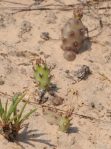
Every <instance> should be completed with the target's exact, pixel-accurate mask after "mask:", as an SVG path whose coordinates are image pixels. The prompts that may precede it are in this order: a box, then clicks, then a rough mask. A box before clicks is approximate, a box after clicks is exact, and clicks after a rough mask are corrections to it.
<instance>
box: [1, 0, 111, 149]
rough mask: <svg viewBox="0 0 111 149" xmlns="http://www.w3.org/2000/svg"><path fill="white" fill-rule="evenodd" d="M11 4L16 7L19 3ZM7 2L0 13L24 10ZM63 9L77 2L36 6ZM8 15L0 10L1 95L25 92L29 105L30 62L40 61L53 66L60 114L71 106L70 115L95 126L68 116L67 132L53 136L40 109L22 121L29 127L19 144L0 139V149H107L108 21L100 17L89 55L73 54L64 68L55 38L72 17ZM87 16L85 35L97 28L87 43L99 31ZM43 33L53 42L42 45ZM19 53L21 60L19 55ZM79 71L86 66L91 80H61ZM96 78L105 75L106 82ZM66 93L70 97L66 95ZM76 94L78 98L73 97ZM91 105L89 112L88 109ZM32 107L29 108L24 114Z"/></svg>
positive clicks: (110, 144) (110, 118)
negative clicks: (25, 25)
mask: <svg viewBox="0 0 111 149" xmlns="http://www.w3.org/2000/svg"><path fill="white" fill-rule="evenodd" d="M13 1H14V2H16V3H17V2H18V3H20V0H13ZM8 2H12V0H8ZM8 2H6V1H4V2H1V1H0V8H1V7H2V8H3V7H19V6H20V7H24V6H25V5H19V4H13V3H8ZM59 2H61V3H59ZM21 3H22V4H26V5H31V4H32V3H33V1H32V0H22V2H21ZM62 3H64V4H75V3H76V1H74V0H61V1H59V0H58V1H57V0H55V1H54V0H44V2H42V3H41V5H46V4H62ZM108 3H109V5H110V6H111V3H110V2H108ZM101 5H103V6H105V4H101ZM101 7H102V6H101ZM7 13H11V10H9V9H6V10H3V9H1V10H0V15H1V14H2V15H4V17H3V18H4V19H5V21H3V22H2V21H1V19H0V82H2V81H4V84H2V83H0V84H1V85H0V92H3V93H5V92H7V94H9V95H13V93H15V92H22V91H23V90H24V89H25V88H28V90H29V92H28V94H29V95H30V96H31V97H32V98H31V100H32V101H34V99H33V97H34V95H33V92H34V91H35V88H36V87H35V84H34V83H33V79H32V77H33V69H32V61H33V60H34V59H37V58H39V57H43V58H44V57H45V58H46V62H47V64H48V65H49V66H55V68H54V69H53V70H52V74H53V75H54V78H53V79H52V81H53V82H54V83H56V84H57V86H58V88H60V89H59V91H58V95H60V96H62V97H63V98H64V99H65V101H64V103H63V105H62V106H60V107H58V108H61V109H65V108H66V107H68V106H70V105H71V106H73V107H74V112H76V113H79V114H83V115H87V116H91V117H94V118H96V119H99V120H90V119H86V118H81V117H79V116H76V115H73V117H72V118H73V119H72V124H73V125H72V131H71V133H70V134H65V133H62V132H60V131H58V127H57V126H56V125H50V124H49V123H47V121H46V119H45V118H44V117H43V115H42V111H41V108H38V110H37V113H36V114H34V115H33V116H31V117H30V118H29V120H27V122H29V127H28V129H27V130H26V129H25V130H22V131H21V134H20V136H19V142H18V143H10V142H8V141H7V140H5V139H4V138H3V137H2V136H0V149H2V148H3V149H22V148H25V149H111V115H110V110H111V24H110V23H111V15H110V16H107V15H103V16H102V20H103V28H102V32H101V34H100V35H98V36H97V37H96V38H94V39H93V40H94V41H96V43H95V42H92V43H91V45H90V46H89V48H88V50H86V51H84V52H82V53H80V54H78V55H77V57H76V59H75V60H74V61H73V62H68V61H66V60H65V59H64V58H63V51H62V50H61V48H60V45H61V40H60V35H61V28H62V27H63V25H64V23H65V22H66V21H67V20H68V19H69V18H71V17H72V10H71V11H60V10H44V11H38V10H37V11H29V12H19V13H16V14H14V15H8V16H7ZM91 13H92V14H88V13H86V14H85V15H84V17H83V23H84V24H85V25H86V26H87V27H88V29H89V31H91V30H93V29H94V28H96V27H98V28H97V29H96V30H94V31H92V32H89V36H91V37H92V36H94V35H96V34H97V33H98V32H99V31H100V27H99V20H98V19H97V18H96V17H97V14H94V12H93V10H92V11H91ZM99 13H107V14H111V11H110V10H108V11H106V12H105V10H101V11H100V12H99ZM24 21H28V22H29V30H28V31H27V32H25V33H24V31H23V28H22V24H23V22H24ZM108 24H109V25H108ZM42 32H48V33H49V35H50V37H51V38H52V39H50V40H47V41H44V40H43V39H41V37H40V35H41V33H42ZM55 39H57V40H55ZM23 51H24V53H25V54H26V55H25V56H24V55H23V53H21V52H23ZM78 65H87V66H89V68H90V70H91V71H92V74H91V75H90V76H89V77H88V78H87V79H86V80H82V81H80V82H78V83H76V84H74V81H73V80H72V79H70V78H67V77H66V70H69V71H70V72H73V71H74V70H76V67H77V66H78ZM99 73H101V74H104V75H105V76H106V79H105V78H104V77H102V76H101V75H100V74H99ZM108 78H109V79H108ZM70 89H71V92H70V93H68V94H67V90H70ZM76 90H77V91H78V93H79V95H78V98H77V96H76V95H74V94H73V92H74V91H76ZM0 98H1V99H2V101H5V100H6V99H7V98H9V97H8V96H5V95H1V97H0ZM92 103H93V104H94V105H95V107H94V108H92V107H91V105H92ZM36 106H37V105H34V106H33V105H29V108H32V107H36Z"/></svg>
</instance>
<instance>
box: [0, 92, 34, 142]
mask: <svg viewBox="0 0 111 149" xmlns="http://www.w3.org/2000/svg"><path fill="white" fill-rule="evenodd" d="M23 98H24V95H22V94H16V95H14V97H13V98H12V103H11V104H10V106H9V107H8V100H7V102H6V103H5V106H3V105H2V103H1V101H0V123H1V130H2V134H3V135H4V137H5V138H7V139H8V140H9V141H14V139H16V137H17V135H18V132H19V130H20V129H21V128H22V127H21V125H22V123H23V122H24V121H25V120H26V119H27V118H28V117H29V116H30V115H31V114H32V113H33V112H35V110H36V109H34V110H31V111H30V112H28V113H27V114H26V115H24V116H22V115H23V112H24V109H25V107H26V105H27V103H28V102H26V103H25V104H24V105H23V107H22V108H21V110H20V111H19V112H18V109H17V107H18V104H19V103H20V102H21V101H22V100H23Z"/></svg>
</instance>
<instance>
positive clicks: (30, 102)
mask: <svg viewBox="0 0 111 149" xmlns="http://www.w3.org/2000/svg"><path fill="white" fill-rule="evenodd" d="M0 94H2V95H6V96H9V97H10V98H9V99H12V97H13V96H11V95H9V94H7V93H4V92H1V91H0ZM22 101H23V102H27V101H26V100H22ZM28 103H29V104H34V105H38V104H37V102H32V101H28ZM39 106H40V108H43V107H44V108H45V107H47V108H49V109H52V110H53V109H55V110H57V111H59V112H61V113H64V114H67V111H65V110H61V109H58V108H55V107H50V106H48V105H39ZM72 114H74V115H76V116H79V117H81V118H85V119H90V120H96V121H99V122H105V123H111V122H110V121H104V120H100V119H97V118H94V117H91V116H87V115H83V114H79V113H75V112H72Z"/></svg>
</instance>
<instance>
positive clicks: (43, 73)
mask: <svg viewBox="0 0 111 149" xmlns="http://www.w3.org/2000/svg"><path fill="white" fill-rule="evenodd" d="M34 77H35V79H36V80H37V81H38V85H39V89H40V90H48V89H49V86H50V83H51V75H50V69H49V68H48V67H47V65H46V64H36V66H35V69H34Z"/></svg>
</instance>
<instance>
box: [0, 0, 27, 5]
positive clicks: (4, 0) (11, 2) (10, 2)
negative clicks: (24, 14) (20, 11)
mask: <svg viewBox="0 0 111 149" xmlns="http://www.w3.org/2000/svg"><path fill="white" fill-rule="evenodd" d="M0 2H3V3H4V2H5V3H9V4H17V5H24V6H28V4H23V3H17V2H13V1H7V0H3V1H0Z"/></svg>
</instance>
